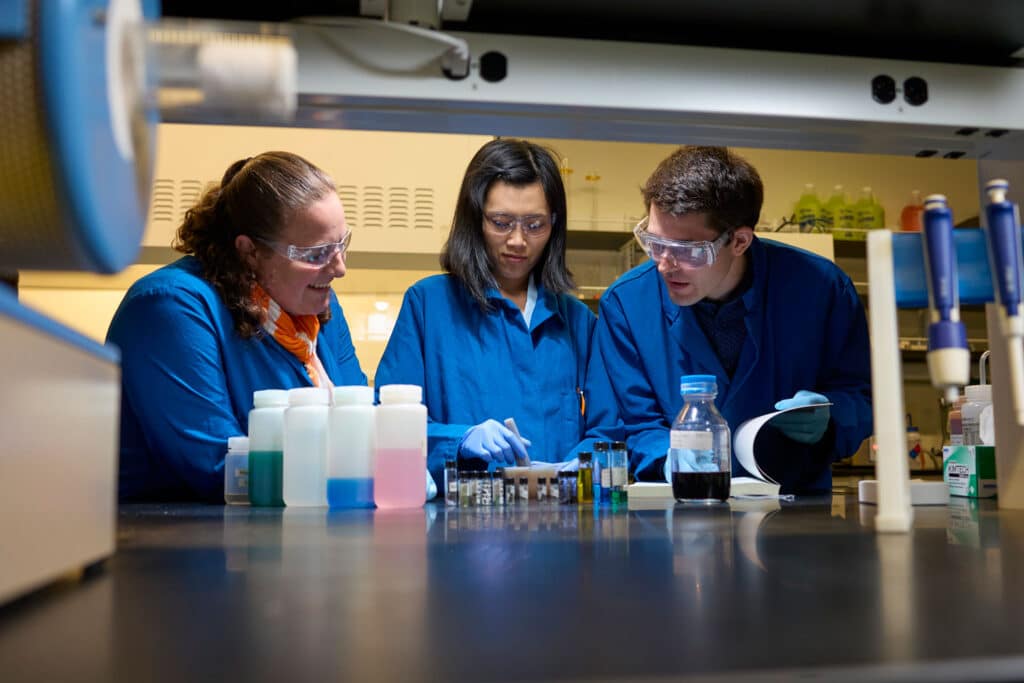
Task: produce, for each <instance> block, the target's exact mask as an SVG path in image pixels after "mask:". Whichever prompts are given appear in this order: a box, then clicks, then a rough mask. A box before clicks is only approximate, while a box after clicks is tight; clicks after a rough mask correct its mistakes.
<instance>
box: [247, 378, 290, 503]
mask: <svg viewBox="0 0 1024 683" xmlns="http://www.w3.org/2000/svg"><path fill="white" fill-rule="evenodd" d="M287 408H288V392H287V391H285V390H284V389H263V390H261V391H254V392H253V395H252V410H250V411H249V504H250V505H255V506H257V507H281V506H283V505H284V497H283V494H282V490H281V478H282V476H283V468H284V411H285V410H286V409H287Z"/></svg>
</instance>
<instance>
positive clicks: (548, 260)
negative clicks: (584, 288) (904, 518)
mask: <svg viewBox="0 0 1024 683" xmlns="http://www.w3.org/2000/svg"><path fill="white" fill-rule="evenodd" d="M499 180H500V181H502V182H505V183H508V184H509V185H517V186H522V185H530V184H532V183H535V182H538V181H539V182H540V184H541V187H543V188H544V197H545V199H546V200H547V202H548V209H550V211H551V213H552V221H551V236H550V237H549V239H548V243H547V245H546V246H545V247H544V253H543V254H542V255H541V259H540V261H539V262H538V264H537V266H536V268H534V272H533V273H531V274H530V275H531V277H534V276H536V277H537V279H538V280H540V283H541V284H542V285H543V286H544V288H545V289H547V290H548V291H549V292H552V293H553V294H564V293H566V292H571V291H573V290H575V289H576V283H575V282H574V281H573V279H572V273H570V272H569V269H568V268H567V267H566V265H565V240H566V215H565V212H566V204H565V185H563V184H562V176H561V174H560V173H559V170H558V163H557V162H556V161H555V155H554V153H553V152H551V151H550V150H548V149H545V148H544V147H541V146H540V145H537V144H535V143H532V142H530V141H528V140H516V139H511V138H508V139H506V138H498V139H496V140H491V141H490V142H488V143H487V144H485V145H484V146H483V147H481V148H480V149H479V150H477V153H476V154H475V155H474V156H473V159H472V160H471V161H470V162H469V166H468V167H467V168H466V174H465V175H464V176H463V178H462V187H461V188H460V189H459V198H458V200H457V201H456V204H455V216H454V217H453V219H452V229H451V232H450V233H449V234H448V240H447V241H446V242H445V245H444V248H443V249H442V250H441V268H443V269H444V270H445V272H447V273H450V274H451V275H454V276H455V277H457V278H458V279H459V280H460V281H461V282H462V284H463V285H464V286H465V287H466V289H467V290H469V293H470V295H472V297H473V298H474V299H476V301H477V302H478V303H479V304H480V307H481V308H482V309H484V310H488V309H489V308H490V305H489V303H488V301H487V289H488V288H489V287H494V286H496V281H495V279H494V274H493V271H492V266H493V264H492V263H491V261H490V257H489V256H488V253H487V246H486V244H485V242H484V235H483V230H484V225H483V223H484V204H485V203H486V200H487V193H488V191H490V189H491V186H492V185H493V184H494V183H495V182H496V181H499Z"/></svg>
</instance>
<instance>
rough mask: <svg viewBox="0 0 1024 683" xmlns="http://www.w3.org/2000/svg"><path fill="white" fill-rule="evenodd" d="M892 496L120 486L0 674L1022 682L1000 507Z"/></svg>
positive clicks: (12, 638) (13, 608)
mask: <svg viewBox="0 0 1024 683" xmlns="http://www.w3.org/2000/svg"><path fill="white" fill-rule="evenodd" d="M915 513H916V517H915V525H914V530H913V532H912V533H910V534H906V535H876V534H875V533H874V531H873V529H872V519H873V516H874V508H873V507H871V506H859V505H858V504H857V502H856V497H855V496H849V495H846V496H844V495H834V496H833V497H832V498H831V499H829V498H821V499H812V500H800V501H797V502H795V503H783V504H782V506H781V508H779V506H778V504H777V503H774V502H772V503H771V504H769V505H767V506H764V505H763V504H756V503H750V502H748V501H743V502H739V503H737V502H735V501H734V502H733V503H732V505H731V506H724V505H723V506H716V507H709V508H689V507H688V508H685V509H681V508H679V507H677V508H676V509H668V510H657V509H655V510H639V511H637V510H634V511H622V510H620V511H611V510H609V509H606V508H598V509H594V508H591V507H586V508H579V509H577V508H565V507H561V508H560V507H558V506H550V507H537V506H531V507H529V508H524V507H518V508H514V509H510V510H505V509H503V508H495V509H476V510H474V509H469V510H458V509H446V508H444V507H443V506H434V505H428V506H427V508H425V509H424V510H417V511H415V512H404V513H401V512H391V513H382V512H377V513H374V512H356V511H352V512H327V511H325V510H323V509H295V510H283V511H282V510H272V509H250V508H247V507H216V506H195V505H168V506H159V505H150V506H124V507H122V509H121V512H120V519H119V532H118V552H117V554H116V555H115V556H114V557H113V558H112V559H110V560H109V561H107V562H106V563H105V564H104V565H103V566H102V567H101V568H100V570H99V571H96V572H93V573H92V575H91V576H90V577H88V578H87V579H86V580H84V581H81V582H76V583H70V584H63V585H60V586H58V587H54V588H51V589H48V590H44V591H42V592H39V593H36V594H33V595H30V596H28V597H27V598H23V599H21V600H19V601H17V602H15V603H12V604H9V605H7V606H5V607H3V608H0V680H3V681H5V683H10V682H11V681H16V680H38V681H51V680H118V681H142V680H147V681H155V680H220V679H223V680H228V679H235V680H269V679H278V680H309V679H314V678H316V679H318V680H358V681H385V680H399V681H412V680H437V681H443V680H467V681H533V680H547V679H557V680H571V679H597V678H600V679H605V680H638V679H645V678H646V679H662V680H671V679H675V678H683V677H687V678H696V679H700V680H705V679H706V680H719V679H721V680H735V679H737V678H739V677H747V678H749V679H751V680H776V679H778V680H785V679H792V678H793V677H794V676H797V675H798V674H801V675H803V676H804V677H811V678H815V679H818V678H827V679H833V678H836V679H844V678H850V679H863V678H866V679H870V680H920V679H921V678H924V677H926V678H928V679H929V680H984V679H989V680H996V679H1021V678H1024V512H1014V511H999V510H996V508H995V504H994V502H992V501H984V502H981V503H980V504H979V503H978V502H977V501H967V500H954V501H953V503H952V504H951V506H950V507H948V508H947V507H937V508H916V509H915ZM798 670H799V671H798Z"/></svg>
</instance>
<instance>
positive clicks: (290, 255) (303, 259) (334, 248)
mask: <svg viewBox="0 0 1024 683" xmlns="http://www.w3.org/2000/svg"><path fill="white" fill-rule="evenodd" d="M256 239H257V240H259V241H260V242H263V244H265V245H267V246H268V247H270V248H271V249H272V250H274V251H275V252H276V253H278V254H280V255H281V256H284V257H285V258H286V259H288V260H290V261H295V262H296V263H301V264H303V265H307V266H315V267H317V268H323V267H324V266H326V265H327V264H328V263H330V262H331V260H332V259H334V257H335V256H336V255H337V254H339V253H340V254H341V255H342V256H344V255H345V252H346V251H347V250H348V244H349V242H351V241H352V231H351V230H349V231H348V232H346V233H345V236H344V237H342V238H341V240H340V241H339V242H327V243H325V244H317V245H314V246H312V247H297V246H295V245H294V244H284V243H282V242H274V241H272V240H265V239H261V238H259V237H257V238H256Z"/></svg>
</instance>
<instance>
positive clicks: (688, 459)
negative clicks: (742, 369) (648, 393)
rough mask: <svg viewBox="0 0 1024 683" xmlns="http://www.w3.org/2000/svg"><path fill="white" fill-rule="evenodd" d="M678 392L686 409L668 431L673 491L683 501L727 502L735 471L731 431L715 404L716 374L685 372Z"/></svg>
mask: <svg viewBox="0 0 1024 683" xmlns="http://www.w3.org/2000/svg"><path fill="white" fill-rule="evenodd" d="M679 394H680V396H682V398H683V408H682V410H680V411H679V414H678V415H677V416H676V419H675V422H673V423H672V431H671V432H670V433H669V450H668V457H669V461H670V471H671V473H672V494H673V495H674V496H675V498H676V500H680V501H683V502H699V503H713V502H716V501H725V500H726V499H728V498H729V480H730V476H731V472H732V449H731V434H730V432H729V424H728V423H727V422H726V421H725V418H724V417H722V415H721V413H719V412H718V408H716V407H715V396H717V395H718V385H717V383H716V380H715V376H714V375H683V376H682V377H680V378H679Z"/></svg>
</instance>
